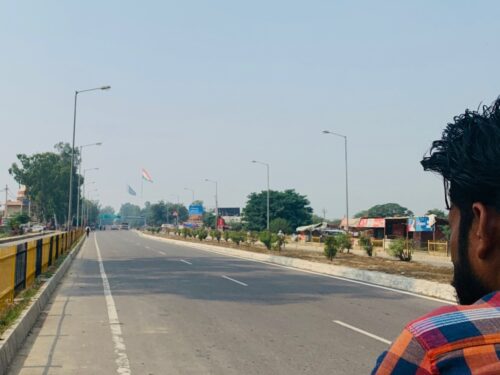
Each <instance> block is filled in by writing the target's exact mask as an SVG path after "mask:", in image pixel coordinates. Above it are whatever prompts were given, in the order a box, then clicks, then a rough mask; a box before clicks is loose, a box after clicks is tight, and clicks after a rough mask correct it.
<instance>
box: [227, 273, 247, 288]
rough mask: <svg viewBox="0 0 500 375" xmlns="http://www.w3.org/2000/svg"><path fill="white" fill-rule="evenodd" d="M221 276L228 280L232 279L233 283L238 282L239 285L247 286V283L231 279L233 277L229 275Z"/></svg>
mask: <svg viewBox="0 0 500 375" xmlns="http://www.w3.org/2000/svg"><path fill="white" fill-rule="evenodd" d="M222 277H223V278H224V279H227V280H230V281H232V282H234V283H236V284H240V285H243V286H248V284H245V283H243V282H241V281H238V280H235V279H233V278H231V277H229V276H226V275H222Z"/></svg>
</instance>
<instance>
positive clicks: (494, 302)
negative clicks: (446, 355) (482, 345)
mask: <svg viewBox="0 0 500 375" xmlns="http://www.w3.org/2000/svg"><path fill="white" fill-rule="evenodd" d="M406 329H407V330H408V331H409V332H410V333H411V335H412V336H413V337H415V339H416V340H417V341H418V342H419V343H420V344H421V345H422V346H423V347H424V348H425V349H426V350H431V349H434V348H437V347H442V346H444V345H447V344H452V343H454V342H457V341H462V340H467V339H469V338H477V337H484V336H488V335H498V337H499V339H500V334H499V332H500V292H499V291H497V292H493V293H490V294H488V295H486V296H485V297H483V298H481V299H480V300H479V301H477V302H476V303H475V304H473V305H468V306H460V305H454V306H443V307H440V308H438V309H436V310H434V311H431V312H430V313H428V314H426V315H424V316H422V317H420V318H418V319H416V320H414V321H412V322H410V323H408V325H407V326H406Z"/></svg>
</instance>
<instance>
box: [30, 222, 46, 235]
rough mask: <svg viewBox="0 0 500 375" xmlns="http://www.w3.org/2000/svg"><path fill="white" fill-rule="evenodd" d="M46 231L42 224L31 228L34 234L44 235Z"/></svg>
mask: <svg viewBox="0 0 500 375" xmlns="http://www.w3.org/2000/svg"><path fill="white" fill-rule="evenodd" d="M44 230H45V227H44V226H43V225H41V224H36V225H33V226H32V227H31V231H32V232H33V233H42V232H43V231H44Z"/></svg>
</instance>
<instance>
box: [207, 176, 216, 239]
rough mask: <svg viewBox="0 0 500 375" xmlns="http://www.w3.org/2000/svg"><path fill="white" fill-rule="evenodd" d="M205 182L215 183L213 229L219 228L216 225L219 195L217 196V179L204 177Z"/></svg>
mask: <svg viewBox="0 0 500 375" xmlns="http://www.w3.org/2000/svg"><path fill="white" fill-rule="evenodd" d="M205 181H206V182H212V183H214V184H215V230H218V229H219V226H218V221H219V197H218V192H217V190H218V188H217V185H218V184H217V181H215V180H209V179H208V178H205Z"/></svg>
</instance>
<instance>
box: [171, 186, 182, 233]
mask: <svg viewBox="0 0 500 375" xmlns="http://www.w3.org/2000/svg"><path fill="white" fill-rule="evenodd" d="M170 196H171V197H176V198H177V211H176V216H175V226H176V227H178V226H179V206H180V205H181V198H180V196H179V195H178V194H170Z"/></svg>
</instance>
